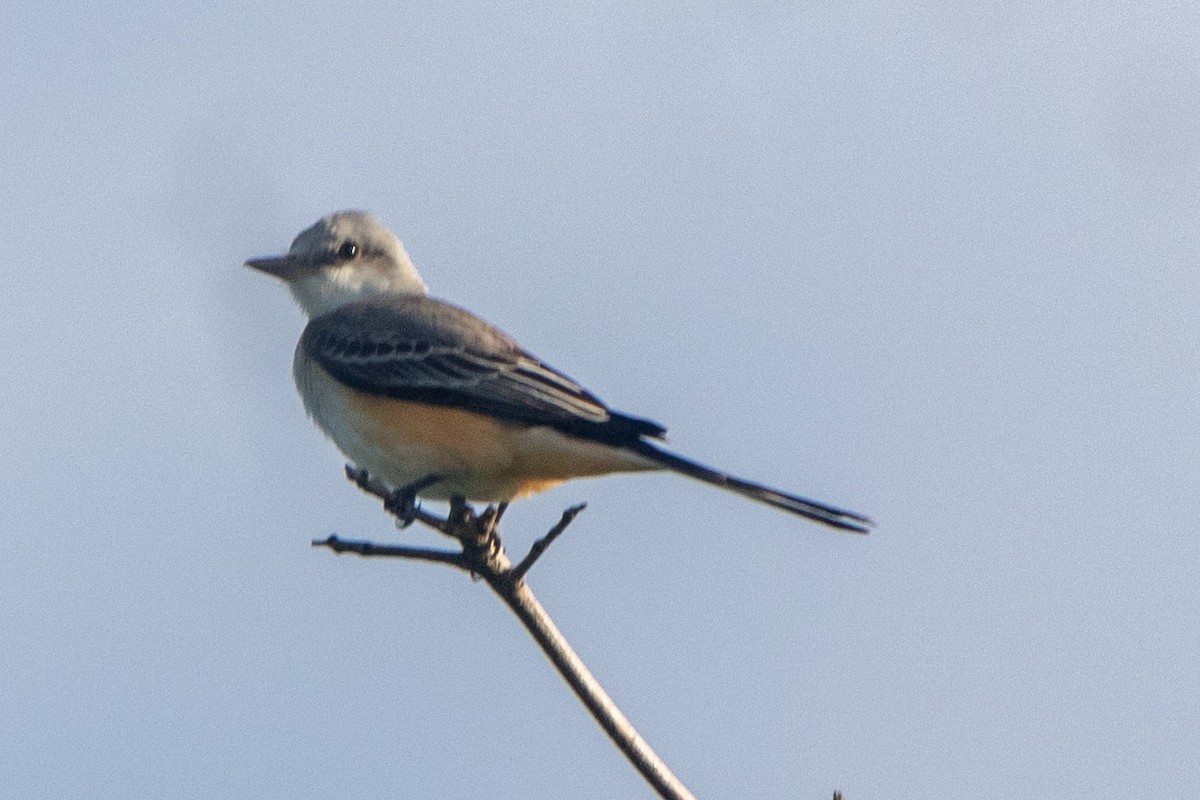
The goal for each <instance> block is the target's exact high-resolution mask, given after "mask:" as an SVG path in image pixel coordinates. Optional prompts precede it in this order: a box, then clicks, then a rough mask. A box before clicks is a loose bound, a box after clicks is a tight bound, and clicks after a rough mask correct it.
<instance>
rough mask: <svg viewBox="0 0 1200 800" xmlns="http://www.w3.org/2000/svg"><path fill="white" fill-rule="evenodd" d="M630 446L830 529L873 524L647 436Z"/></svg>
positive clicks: (672, 466) (683, 471)
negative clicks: (720, 469) (719, 468)
mask: <svg viewBox="0 0 1200 800" xmlns="http://www.w3.org/2000/svg"><path fill="white" fill-rule="evenodd" d="M627 446H628V447H630V449H631V450H634V451H635V452H637V453H638V454H639V455H642V456H645V457H646V458H649V459H651V460H652V461H657V462H658V463H659V464H662V465H663V466H664V467H666V468H667V469H671V470H674V471H675V472H679V473H681V474H683V475H687V476H688V477H689V478H695V479H696V480H701V481H704V482H705V483H711V484H712V485H713V486H719V487H721V488H722V489H728V490H729V491H731V492H737V493H738V494H740V495H742V496H744V497H749V498H750V499H751V500H757V501H759V502H760V503H766V504H767V505H769V506H774V507H775V508H781V509H783V510H784V511H790V512H791V513H793V514H797V515H799V516H801V517H804V518H806V519H811V520H813V521H814V522H820V523H821V524H823V525H828V526H829V527H831V528H838V529H839V530H844V531H853V532H854V533H867V532H868V531H869V530H870V528H871V526H872V525H873V524H874V523H873V522H872V521H871V519H870V518H869V517H864V516H862V515H861V514H855V513H854V512H853V511H846V510H845V509H841V508H835V507H833V506H827V505H825V504H823V503H817V502H814V501H812V500H807V499H805V498H803V497H798V496H796V495H794V494H788V493H786V492H781V491H779V490H778V489H772V488H770V487H769V486H763V485H761V484H758V483H751V482H750V481H744V480H742V479H741V478H735V477H733V476H732V475H726V474H725V473H723V472H718V471H717V470H715V469H713V468H711V467H706V466H704V465H703V464H699V463H697V462H695V461H691V460H690V459H687V458H684V457H683V456H680V455H676V454H675V453H672V452H671V451H669V450H663V449H661V448H659V447H658V446H656V445H654V444H653V443H651V442H648V441H646V440H645V439H640V440H638V441H637V442H636V443H634V444H632V445H627Z"/></svg>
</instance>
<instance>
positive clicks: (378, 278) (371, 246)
mask: <svg viewBox="0 0 1200 800" xmlns="http://www.w3.org/2000/svg"><path fill="white" fill-rule="evenodd" d="M246 266H248V267H253V268H254V269H257V270H261V271H262V272H266V273H267V274H269V275H274V276H275V277H277V278H280V279H282V280H284V281H286V282H287V284H288V288H290V289H291V290H292V295H293V296H295V298H296V301H297V302H299V303H300V305H301V307H302V308H303V309H304V310H305V312H307V313H308V315H309V316H310V317H315V316H318V315H320V314H324V313H325V312H327V311H332V310H333V309H335V308H337V307H339V306H342V305H345V304H346V303H350V302H353V301H355V300H365V299H367V298H369V297H374V296H377V295H382V294H401V295H403V294H410V295H411V294H420V295H423V294H426V292H427V291H428V290H427V289H426V288H425V282H424V281H422V280H421V276H420V275H418V274H417V270H416V268H415V267H414V266H413V264H412V261H411V260H409V257H408V253H406V252H405V251H404V245H402V244H400V240H399V239H397V238H396V237H395V236H394V235H393V234H392V232H391V231H389V230H388V229H387V228H385V227H384V226H383V224H382V223H381V222H380V221H379V220H377V219H376V218H375V217H374V216H372V215H371V214H368V213H367V212H365V211H338V212H336V213H334V214H330V215H329V216H327V217H322V218H321V219H319V220H318V221H317V222H316V223H315V224H314V225H312V226H311V227H309V228H306V229H304V230H303V231H301V232H300V235H299V236H297V237H296V239H295V241H293V242H292V246H291V247H290V248H289V249H288V252H287V255H284V256H273V257H270V258H254V259H251V260H249V261H247V262H246Z"/></svg>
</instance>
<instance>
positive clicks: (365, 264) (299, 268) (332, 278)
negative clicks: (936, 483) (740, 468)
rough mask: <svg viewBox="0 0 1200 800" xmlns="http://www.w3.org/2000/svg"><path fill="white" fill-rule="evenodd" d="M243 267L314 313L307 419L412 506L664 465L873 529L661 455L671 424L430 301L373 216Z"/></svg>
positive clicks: (308, 334) (337, 222)
mask: <svg viewBox="0 0 1200 800" xmlns="http://www.w3.org/2000/svg"><path fill="white" fill-rule="evenodd" d="M246 266H248V267H253V268H254V269H256V270H261V271H262V272H265V273H267V274H269V275H273V276H275V277H277V278H280V279H282V280H284V281H285V282H286V283H287V284H288V287H289V288H290V289H291V291H292V294H293V295H294V296H295V298H296V300H297V301H298V302H299V303H300V306H301V307H302V308H303V309H304V311H305V312H306V313H307V314H308V316H309V322H308V326H307V327H306V328H305V329H304V334H303V335H302V336H301V337H300V343H299V345H297V347H296V355H295V360H294V363H293V374H294V377H295V380H296V387H297V388H298V389H299V391H300V396H301V397H302V398H303V400H304V407H305V409H306V410H307V411H308V414H309V415H310V416H311V417H312V418H313V419H314V420H315V421H316V423H317V425H319V426H320V427H321V429H322V430H323V431H324V432H325V433H326V434H327V435H328V436H329V438H331V439H332V440H333V441H334V443H335V444H337V446H338V447H339V448H340V449H341V451H342V452H343V453H345V454H346V455H347V456H348V457H349V458H350V460H351V461H353V462H354V463H355V464H356V465H357V466H358V467H359V468H360V469H364V470H366V471H367V472H368V474H370V475H371V476H373V477H375V478H378V479H380V480H382V481H383V482H384V483H385V484H387V485H388V486H390V487H391V488H392V489H394V490H395V491H397V492H402V493H407V494H408V495H409V496H410V497H411V498H412V499H414V500H415V498H416V497H417V496H418V495H419V496H421V497H426V498H429V499H435V500H446V499H450V498H453V497H462V498H465V499H467V500H474V501H481V502H498V503H508V502H509V501H511V500H515V499H518V498H521V497H526V496H528V495H531V494H534V493H535V492H540V491H543V490H546V489H549V488H551V487H554V486H557V485H558V484H560V483H562V482H563V481H566V480H569V479H571V478H578V477H585V476H594V475H604V474H608V473H613V472H638V471H644V470H660V469H669V470H673V471H675V472H679V473H682V474H683V475H687V476H689V477H691V478H696V479H698V480H701V481H704V482H706V483H711V484H713V485H714V486H720V487H721V488H723V489H728V490H730V491H733V492H737V493H738V494H741V495H744V496H746V497H749V498H751V499H753V500H758V501H760V502H763V503H766V504H768V505H772V506H775V507H776V508H781V509H783V510H785V511H790V512H792V513H793V514H798V515H800V516H802V517H806V518H808V519H811V520H815V521H817V522H820V523H823V524H825V525H829V526H831V527H834V528H841V529H844V530H849V531H857V532H862V533H865V532H866V531H867V529H868V527H869V526H870V524H871V521H870V520H869V519H868V518H867V517H864V516H861V515H859V514H855V513H853V512H850V511H844V510H842V509H839V508H834V507H832V506H828V505H824V504H822V503H817V502H814V501H812V500H806V499H805V498H803V497H797V496H796V495H792V494H788V493H786V492H781V491H779V490H777V489H771V488H768V487H766V486H762V485H759V484H757V483H751V482H750V481H745V480H742V479H740V478H735V477H732V476H730V475H726V474H724V473H722V472H718V471H717V470H714V469H711V468H710V467H706V466H704V465H703V464H698V463H696V462H695V461H692V460H690V459H687V458H684V457H683V456H680V455H677V454H675V453H672V452H670V451H669V450H666V449H664V448H663V446H662V445H661V444H660V442H661V441H662V439H663V434H664V433H665V430H666V429H665V428H663V426H662V425H659V424H658V423H656V422H651V421H650V420H647V419H641V418H638V417H632V416H629V415H626V414H621V413H618V412H616V411H613V410H611V409H609V408H608V407H607V406H606V405H605V404H604V403H603V402H601V401H600V399H599V398H597V397H596V396H595V395H593V394H592V393H591V392H589V391H587V390H586V389H584V388H583V386H581V385H580V384H578V383H577V382H575V381H574V380H572V379H571V378H568V377H567V376H566V375H564V374H563V373H561V372H559V371H557V370H555V369H554V368H552V367H550V366H549V365H547V364H546V363H544V362H543V361H541V360H540V359H538V358H537V357H535V356H533V355H532V354H530V353H529V352H527V351H526V350H524V349H522V348H521V346H520V345H519V344H517V342H516V341H514V340H513V339H512V338H511V337H509V336H508V335H507V334H505V333H503V332H501V331H500V330H498V329H497V328H495V327H493V326H491V325H489V324H488V323H487V322H484V321H483V320H481V319H480V318H478V317H476V316H475V315H473V314H471V313H470V312H468V311H465V310H463V309H461V308H459V307H458V306H454V305H451V304H449V303H446V302H443V301H441V300H435V299H433V298H431V297H429V295H428V290H427V289H426V287H425V282H424V281H422V280H421V276H420V275H418V274H417V270H416V269H415V268H414V267H413V264H412V261H411V260H409V257H408V253H406V252H405V250H404V247H403V245H401V244H400V241H399V240H398V239H397V238H396V237H395V236H394V235H392V233H391V232H390V231H389V230H388V229H387V228H385V227H384V226H383V225H382V224H381V223H380V222H379V221H378V220H377V219H376V218H375V217H374V216H372V215H370V214H367V213H365V212H362V211H340V212H338V213H335V214H330V215H329V216H327V217H324V218H322V219H321V220H319V221H318V222H317V223H315V224H314V225H312V226H311V227H309V228H308V229H306V230H304V231H302V232H301V233H300V234H299V235H298V236H297V237H296V239H295V241H293V242H292V246H291V247H290V248H289V249H288V252H287V254H286V255H283V256H276V257H270V258H255V259H251V260H250V261H247V262H246Z"/></svg>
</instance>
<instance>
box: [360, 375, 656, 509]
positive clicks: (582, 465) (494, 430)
mask: <svg viewBox="0 0 1200 800" xmlns="http://www.w3.org/2000/svg"><path fill="white" fill-rule="evenodd" d="M343 391H344V392H345V393H346V395H347V397H346V400H347V404H348V405H349V407H350V408H351V409H352V410H353V413H352V414H351V415H350V419H352V420H357V421H359V424H360V425H362V426H364V427H369V430H361V431H360V434H361V435H362V436H363V437H364V438H366V439H369V440H370V441H373V442H375V443H376V444H377V445H378V446H381V447H382V448H383V449H385V450H395V451H403V450H412V449H414V448H415V449H422V450H426V451H427V452H430V453H437V456H438V460H439V461H441V462H442V463H443V464H444V468H445V469H446V470H448V471H449V472H451V473H457V472H462V473H467V472H469V473H472V474H475V475H480V476H484V475H487V476H489V477H491V479H492V480H499V481H502V482H504V483H507V484H509V486H511V487H512V492H513V499H519V498H522V497H528V496H529V495H532V494H536V493H538V492H544V491H546V490H547V489H553V488H554V487H555V486H558V485H559V484H561V483H563V482H564V481H567V480H569V479H571V478H578V477H589V476H598V475H606V474H609V473H611V472H614V471H629V470H631V469H637V467H634V466H632V465H631V463H630V458H629V456H628V455H627V454H622V453H621V452H620V451H618V450H616V449H615V448H612V447H609V446H604V445H597V444H594V443H592V442H586V441H583V440H576V442H577V446H576V447H574V448H571V449H570V450H565V449H564V447H563V444H562V438H563V436H562V434H558V433H557V432H552V431H551V429H549V428H545V429H543V430H544V431H545V433H546V435H545V436H536V435H532V436H531V433H532V431H531V429H530V428H528V427H526V426H523V425H516V424H510V423H506V422H504V421H502V420H497V419H496V418H494V417H488V416H484V415H482V414H477V413H475V412H473V411H466V410H463V409H460V408H449V407H446V406H437V405H431V404H428V403H419V402H414V401H411V400H398V399H395V398H391V397H382V396H379V395H372V394H365V393H363V392H359V391H355V390H353V389H343ZM534 430H536V429H534ZM641 468H642V469H654V468H655V465H652V464H646V465H645V466H644V467H641Z"/></svg>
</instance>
